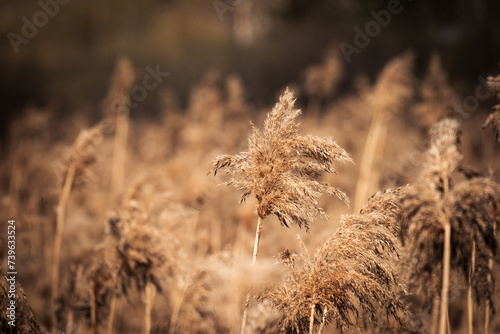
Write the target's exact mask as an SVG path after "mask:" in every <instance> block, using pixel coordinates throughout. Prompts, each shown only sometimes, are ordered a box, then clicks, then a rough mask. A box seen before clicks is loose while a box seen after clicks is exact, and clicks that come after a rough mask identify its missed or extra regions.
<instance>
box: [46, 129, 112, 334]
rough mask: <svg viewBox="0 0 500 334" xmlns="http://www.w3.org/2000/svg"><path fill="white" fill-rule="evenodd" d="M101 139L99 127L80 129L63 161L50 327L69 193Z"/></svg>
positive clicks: (84, 174)
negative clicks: (67, 155)
mask: <svg viewBox="0 0 500 334" xmlns="http://www.w3.org/2000/svg"><path fill="white" fill-rule="evenodd" d="M101 141H102V132H101V128H100V127H98V126H96V127H93V128H91V129H89V130H82V131H81V132H80V133H79V134H78V137H77V138H76V141H75V143H74V144H73V147H72V148H71V151H70V154H69V157H68V158H67V159H66V161H65V162H64V169H63V174H62V179H63V184H62V187H61V188H62V189H61V194H60V197H59V203H58V206H57V221H56V231H55V236H54V250H53V261H52V311H53V318H52V328H53V330H54V329H55V328H56V326H57V319H56V317H55V314H56V306H55V303H56V299H57V297H58V294H59V290H58V289H59V265H60V258H61V247H62V241H63V231H64V222H65V212H66V206H67V203H68V199H69V197H70V194H71V189H72V188H73V185H79V184H82V183H84V182H85V181H86V177H87V175H88V173H89V168H90V167H91V166H92V165H93V164H94V163H95V161H96V156H95V150H96V147H97V146H98V145H99V144H100V142H101Z"/></svg>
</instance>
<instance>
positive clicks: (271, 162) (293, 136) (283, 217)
mask: <svg viewBox="0 0 500 334" xmlns="http://www.w3.org/2000/svg"><path fill="white" fill-rule="evenodd" d="M294 103H295V100H294V98H293V94H292V93H291V92H290V91H289V90H288V89H286V90H285V92H284V93H283V94H282V95H281V97H280V99H279V102H278V103H277V104H276V105H275V106H274V108H273V109H272V111H271V112H270V113H269V114H268V117H267V119H266V121H265V122H264V130H263V131H262V132H261V131H259V130H258V129H257V128H256V127H255V126H253V125H252V128H253V133H252V136H251V138H250V139H249V143H248V152H243V153H240V154H238V155H220V156H218V157H216V159H215V161H214V164H213V167H212V170H211V171H210V173H213V174H214V175H216V174H217V172H218V171H219V170H221V169H225V171H226V173H228V174H231V175H233V177H232V179H231V180H230V181H229V182H227V183H226V184H227V185H232V186H234V187H235V188H236V189H238V190H241V191H243V195H242V197H241V200H240V203H241V202H242V201H244V200H245V199H246V198H247V197H248V196H249V195H250V194H251V193H253V194H254V195H255V197H256V198H257V201H258V206H257V215H258V217H259V219H258V223H257V230H256V235H255V245H254V251H253V259H252V261H253V263H255V260H256V258H257V251H258V247H259V240H260V235H261V231H262V220H263V219H264V218H266V217H267V216H268V215H270V214H274V215H276V216H277V217H278V219H279V220H280V222H281V224H282V225H284V226H287V227H288V226H289V225H292V224H296V225H298V226H299V227H305V228H306V230H308V229H309V224H310V222H311V221H313V220H314V219H315V218H316V216H317V215H318V214H320V215H323V216H326V214H324V212H323V211H322V210H321V209H320V208H319V207H318V201H317V198H318V197H319V196H320V195H321V194H322V193H325V194H328V195H332V196H337V197H338V198H340V199H341V200H343V201H344V202H346V203H348V199H347V196H346V195H345V194H344V193H343V192H341V191H340V190H338V189H336V188H334V187H331V186H329V185H327V184H322V183H320V182H318V181H317V179H318V178H319V177H320V176H321V175H322V174H323V173H333V172H334V169H333V166H332V164H333V163H334V162H337V161H338V162H350V161H351V159H350V158H349V156H348V155H347V153H346V152H345V151H344V150H343V149H342V148H341V147H340V146H338V145H337V144H336V143H335V142H334V141H333V140H332V139H331V138H320V137H316V136H312V135H307V136H302V135H300V134H299V131H298V124H297V123H296V122H295V119H296V118H297V116H299V115H300V113H301V111H300V109H293V106H294ZM247 304H248V301H247ZM245 318H246V308H245V313H244V314H243V325H242V330H244V328H245V321H246V319H245Z"/></svg>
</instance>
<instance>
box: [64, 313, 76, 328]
mask: <svg viewBox="0 0 500 334" xmlns="http://www.w3.org/2000/svg"><path fill="white" fill-rule="evenodd" d="M74 316H75V313H74V312H73V310H72V309H71V310H70V311H69V312H68V321H67V322H66V334H71V333H73V321H74Z"/></svg>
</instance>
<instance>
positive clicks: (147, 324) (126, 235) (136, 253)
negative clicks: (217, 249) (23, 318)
mask: <svg viewBox="0 0 500 334" xmlns="http://www.w3.org/2000/svg"><path fill="white" fill-rule="evenodd" d="M148 220H149V216H148V212H147V211H146V208H145V207H144V205H142V204H141V203H138V202H136V201H130V202H129V203H127V204H126V205H124V207H123V209H122V210H121V212H120V214H119V215H113V216H111V217H110V218H109V220H108V224H109V226H108V234H107V235H106V238H105V239H104V240H103V242H102V243H101V244H100V245H99V246H98V247H97V250H96V251H95V253H94V255H93V256H92V258H91V262H90V264H87V265H84V267H82V268H81V269H80V270H83V272H81V273H78V270H79V269H78V267H77V270H76V271H75V273H74V276H73V281H74V283H73V284H71V285H70V291H71V293H70V295H73V294H76V295H77V296H78V295H79V296H80V297H79V298H74V299H71V300H69V301H68V307H69V312H70V315H69V318H71V319H73V316H74V315H73V314H74V313H78V310H79V309H82V308H84V309H85V308H86V309H87V310H88V314H90V322H91V330H92V333H97V332H98V326H99V324H104V323H105V321H106V320H107V333H112V331H113V328H114V319H115V317H116V304H117V302H118V300H119V299H120V297H121V296H128V295H129V290H130V289H131V288H133V287H134V286H135V287H136V289H137V291H138V292H139V293H142V294H143V301H144V325H143V331H144V333H149V331H150V328H151V309H152V306H153V302H154V295H155V291H156V290H158V291H160V292H162V291H163V288H164V282H165V280H166V279H167V278H168V277H172V273H173V270H174V269H173V268H174V266H175V265H176V260H175V259H174V258H173V257H171V256H170V254H168V252H167V250H168V249H169V247H165V246H164V245H163V240H166V239H167V238H165V235H164V234H163V233H162V232H161V231H159V230H158V229H156V228H155V227H154V226H152V225H151V224H150V223H148ZM79 276H80V278H79ZM78 281H80V284H84V285H86V288H83V290H84V293H81V292H80V293H79V294H78V290H77V289H81V288H80V287H79V285H78ZM82 299H83V300H82ZM72 326H73V324H72V321H71V322H70V321H68V332H69V331H71V330H72Z"/></svg>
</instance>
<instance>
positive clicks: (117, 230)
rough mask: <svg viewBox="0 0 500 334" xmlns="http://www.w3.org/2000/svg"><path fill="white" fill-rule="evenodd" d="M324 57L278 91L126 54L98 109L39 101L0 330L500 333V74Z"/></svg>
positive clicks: (19, 160)
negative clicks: (64, 111)
mask: <svg viewBox="0 0 500 334" xmlns="http://www.w3.org/2000/svg"><path fill="white" fill-rule="evenodd" d="M61 10H62V8H61ZM236 10H237V8H236V9H235V12H236ZM241 34H242V35H241V36H240V37H239V38H242V39H243V40H245V39H246V38H249V37H248V36H247V35H245V34H244V32H241ZM238 36H239V35H238ZM322 55H323V56H322V58H321V59H320V60H319V61H318V62H316V63H309V64H307V65H306V66H304V68H302V69H301V70H300V71H299V74H297V76H296V77H297V78H299V77H300V79H297V80H293V81H290V82H288V83H287V84H285V85H283V86H282V87H281V88H280V89H276V90H274V91H270V92H269V91H268V92H267V94H268V95H271V96H274V98H273V100H274V102H273V103H260V102H259V101H256V99H255V98H253V97H255V96H256V93H255V91H252V89H251V88H248V86H247V83H246V82H245V80H243V79H242V77H241V76H239V75H238V73H234V74H227V73H225V72H224V71H219V70H217V69H210V70H207V71H205V72H203V74H202V75H200V76H199V78H198V79H197V80H196V81H195V82H192V83H190V85H189V86H186V87H189V89H187V90H186V92H187V93H186V96H185V98H184V97H183V96H181V95H180V94H179V93H178V91H176V90H174V89H172V87H171V86H169V85H162V81H163V80H166V78H167V77H168V75H169V74H168V73H166V72H162V71H164V70H165V71H166V68H165V69H164V68H163V67H162V68H161V69H159V68H158V67H156V68H155V66H154V65H150V66H147V67H144V66H142V65H137V64H135V63H134V61H133V60H132V59H134V57H130V58H128V57H120V58H118V59H117V60H116V61H115V65H114V69H113V70H112V71H110V72H107V73H105V74H104V75H105V76H106V77H108V78H109V79H108V83H107V89H106V90H105V91H102V92H101V93H100V94H98V95H99V96H101V97H104V98H100V99H99V102H98V103H97V105H98V106H99V107H98V110H97V111H96V112H94V113H85V112H72V113H70V114H69V115H67V116H65V117H64V118H61V116H60V113H58V112H56V110H55V109H57V108H56V107H51V105H50V104H48V105H47V106H46V107H42V106H39V105H38V106H37V105H31V106H27V107H23V108H21V109H19V110H18V112H17V113H16V115H15V117H13V120H12V121H10V122H9V123H8V124H7V125H6V128H7V130H6V133H5V135H4V137H5V141H4V145H3V148H4V149H3V151H2V152H1V155H0V156H1V158H0V207H1V212H2V220H1V221H0V266H1V271H2V276H3V278H2V280H1V282H2V283H1V286H2V290H1V291H0V294H1V297H0V306H1V308H2V309H1V317H0V332H2V333H35V334H36V333H54V334H55V333H66V334H72V333H75V334H80V333H82V334H86V333H92V334H96V333H107V334H111V333H116V334H129V333H130V334H132V333H152V334H153V333H155V334H160V333H165V334H173V333H200V334H201V333H245V334H246V333H248V334H249V333H309V334H312V333H324V334H326V333H433V334H435V333H436V334H437V333H440V334H445V333H499V332H500V318H499V317H498V315H497V309H498V308H499V307H500V293H499V291H500V290H499V289H500V288H499V285H498V282H499V280H500V232H499V231H498V230H499V229H500V227H499V222H500V74H499V73H500V68H497V71H496V72H493V73H490V75H489V76H487V77H486V76H485V77H482V76H480V73H478V74H477V75H478V80H476V81H475V82H468V83H467V84H466V85H463V83H455V82H454V81H453V79H452V76H450V73H447V72H446V71H445V70H444V66H443V61H442V58H441V57H440V55H439V54H438V53H432V52H428V53H426V54H424V53H422V52H416V51H415V50H411V49H408V50H406V51H404V52H402V53H395V54H392V56H391V58H390V59H389V60H388V61H387V62H386V63H385V64H383V65H381V66H380V67H377V68H376V71H375V73H374V74H373V75H371V74H370V75H369V74H365V73H357V74H353V73H352V72H348V69H347V65H346V63H345V59H344V56H345V54H344V55H343V54H342V51H341V50H340V49H338V48H332V47H331V46H325V48H324V50H323V53H322ZM417 64H418V66H419V67H422V68H423V71H418V70H417V69H416V67H417ZM74 80H75V81H78V80H79V78H78V77H75V78H74ZM82 80H83V78H82ZM264 84H265V83H263V85H264ZM471 87H472V88H471ZM150 91H151V94H152V95H151V96H149V97H148V98H149V99H153V100H154V102H153V103H154V105H155V106H156V108H158V109H159V113H158V114H157V115H156V116H155V117H136V116H135V113H136V112H137V110H139V109H136V106H137V105H138V104H140V102H141V101H142V95H141V94H148V93H149V92H150ZM148 101H149V100H148ZM158 106H159V107H158ZM95 115H98V116H97V117H95ZM12 236H13V238H11V237H12ZM9 241H15V242H9ZM11 245H14V247H11ZM14 263H15V264H14ZM12 265H14V266H13V267H11V266H12ZM13 271H15V272H16V274H15V275H14V274H12V272H13ZM12 277H14V278H15V279H14V280H12V279H11V278H12ZM12 292H15V293H12ZM11 305H15V322H12V319H13V318H12V317H9V316H10V315H12V313H11V312H10V311H9V307H10V306H11ZM13 324H15V326H13Z"/></svg>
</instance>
